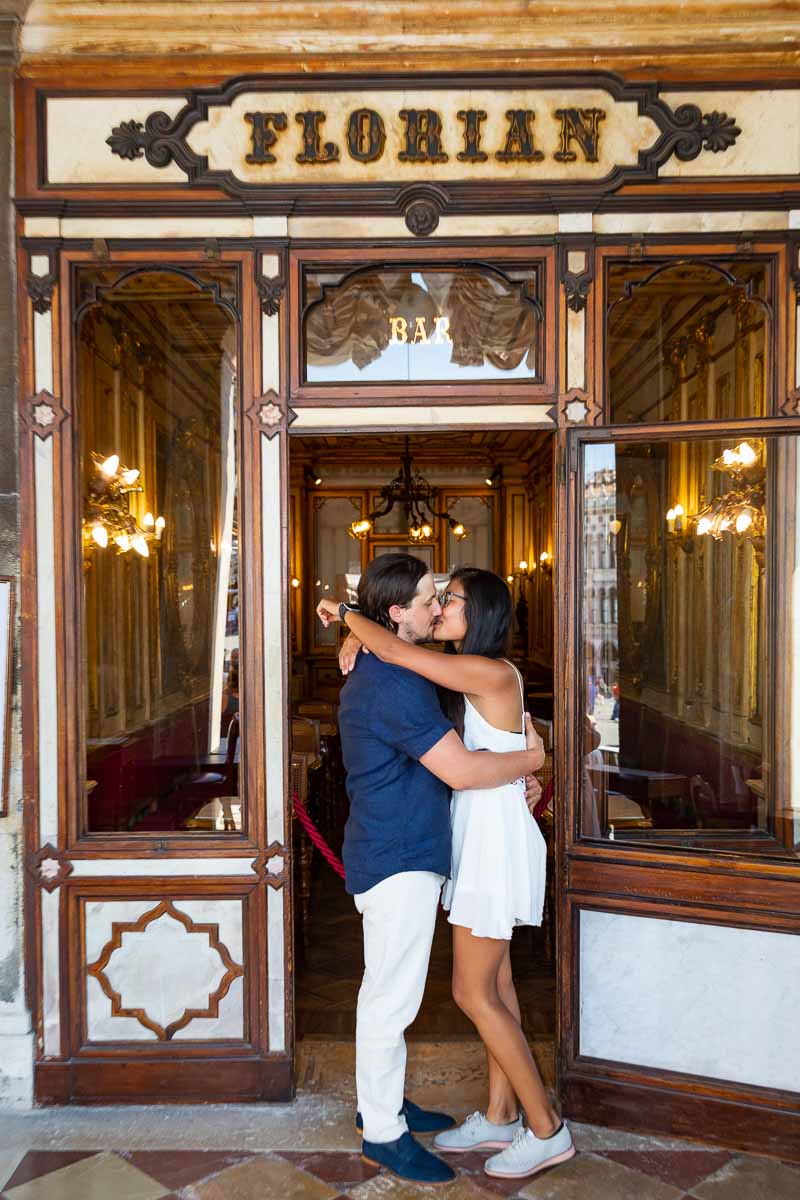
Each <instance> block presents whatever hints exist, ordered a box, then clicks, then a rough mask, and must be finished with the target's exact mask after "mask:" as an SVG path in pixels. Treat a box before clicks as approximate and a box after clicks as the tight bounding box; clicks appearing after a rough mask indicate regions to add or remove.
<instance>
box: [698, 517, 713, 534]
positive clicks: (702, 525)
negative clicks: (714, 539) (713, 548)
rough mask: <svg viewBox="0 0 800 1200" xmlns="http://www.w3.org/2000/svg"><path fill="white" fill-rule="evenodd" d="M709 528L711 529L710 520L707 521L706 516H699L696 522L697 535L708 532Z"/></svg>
mask: <svg viewBox="0 0 800 1200" xmlns="http://www.w3.org/2000/svg"><path fill="white" fill-rule="evenodd" d="M710 529H711V522H710V521H709V519H708V517H701V518H700V520H699V521H698V522H697V533H698V536H699V537H702V536H703V534H705V533H708V532H709V530H710Z"/></svg>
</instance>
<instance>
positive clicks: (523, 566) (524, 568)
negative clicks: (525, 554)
mask: <svg viewBox="0 0 800 1200" xmlns="http://www.w3.org/2000/svg"><path fill="white" fill-rule="evenodd" d="M519 569H520V571H527V569H528V564H527V563H526V561H525V559H524V558H523V559H522V560H521V561H520V564H519Z"/></svg>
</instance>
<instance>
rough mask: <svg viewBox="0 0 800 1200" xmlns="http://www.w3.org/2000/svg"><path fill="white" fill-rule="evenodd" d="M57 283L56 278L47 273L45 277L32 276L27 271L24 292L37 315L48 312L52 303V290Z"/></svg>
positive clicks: (32, 274)
mask: <svg viewBox="0 0 800 1200" xmlns="http://www.w3.org/2000/svg"><path fill="white" fill-rule="evenodd" d="M56 282H57V277H56V276H55V275H54V274H53V273H52V272H51V271H48V272H47V274H46V275H34V273H33V272H32V271H29V272H28V274H27V275H26V276H25V291H26V292H27V293H28V295H29V296H30V299H31V305H32V306H33V311H34V312H37V313H41V314H44V313H47V312H50V307H51V305H52V303H53V288H54V287H55V285H56Z"/></svg>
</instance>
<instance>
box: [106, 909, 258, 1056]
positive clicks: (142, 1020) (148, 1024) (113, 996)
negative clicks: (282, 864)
mask: <svg viewBox="0 0 800 1200" xmlns="http://www.w3.org/2000/svg"><path fill="white" fill-rule="evenodd" d="M163 916H169V917H172V919H173V920H175V921H178V922H179V923H180V924H181V925H183V927H184V929H185V930H186V932H187V933H201V934H202V933H205V934H207V935H208V944H209V946H210V947H211V949H212V950H216V952H217V954H218V955H219V957H220V959H221V960H222V964H223V966H224V967H225V974H224V975H223V977H222V979H221V980H220V983H219V986H218V987H217V989H216V990H215V991H214V992H212V993H211V995H210V996H209V997H208V1004H207V1005H206V1007H205V1008H187V1009H185V1010H184V1012H183V1013H182V1014H181V1016H180V1017H179V1018H178V1019H177V1020H176V1021H172V1022H170V1024H169V1025H167V1026H166V1027H163V1026H161V1025H159V1024H158V1022H157V1021H154V1020H153V1019H152V1017H149V1016H148V1015H147V1013H146V1012H145V1011H144V1009H141V1008H125V1007H123V1004H122V998H121V996H120V994H119V992H115V991H114V989H113V987H112V986H111V983H110V981H109V979H108V977H107V976H106V975H105V969H106V967H107V966H108V964H109V962H110V960H111V956H112V955H113V954H114V952H115V951H116V950H119V949H120V947H121V946H122V937H123V934H125V933H143V932H144V931H145V929H147V927H148V925H151V924H152V923H153V922H154V921H157V920H158V919H159V918H160V917H163ZM86 972H87V974H88V975H91V976H92V977H93V978H94V979H96V980H97V982H98V983H99V984H100V987H101V988H102V989H103V991H104V993H105V995H106V996H107V997H108V999H109V1000H110V1001H111V1015H112V1016H114V1017H134V1018H135V1019H136V1020H137V1021H138V1022H139V1024H140V1025H143V1026H144V1027H145V1029H150V1030H151V1031H152V1032H153V1033H154V1034H155V1035H156V1037H157V1038H158V1040H159V1041H161V1042H168V1041H171V1040H172V1038H173V1037H174V1036H175V1034H176V1033H177V1032H178V1030H179V1029H184V1028H185V1027H186V1026H187V1025H188V1024H189V1022H190V1021H193V1020H194V1019H195V1017H217V1016H218V1015H219V1006H220V1001H222V1000H223V999H224V997H225V996H227V994H228V992H229V990H230V987H231V984H232V983H233V981H234V979H238V978H240V976H242V975H244V967H241V966H239V964H238V963H235V962H234V961H233V959H232V958H231V956H230V953H229V951H228V948H227V946H225V945H224V943H222V942H221V941H220V940H219V925H215V924H211V923H209V924H207V925H195V923H194V921H193V920H192V919H191V917H188V916H187V915H186V913H183V912H181V911H180V909H178V908H176V907H175V905H174V904H173V903H172V901H171V900H162V901H161V903H160V904H158V905H157V906H156V907H155V908H153V909H151V910H150V912H146V913H143V914H142V916H141V917H139V919H138V920H137V921H114V922H113V923H112V925H111V937H110V938H109V940H108V941H107V942H106V944H105V946H104V947H103V949H102V951H101V953H100V957H99V958H98V959H97V960H96V961H95V962H93V963H89V964H87V967H86Z"/></svg>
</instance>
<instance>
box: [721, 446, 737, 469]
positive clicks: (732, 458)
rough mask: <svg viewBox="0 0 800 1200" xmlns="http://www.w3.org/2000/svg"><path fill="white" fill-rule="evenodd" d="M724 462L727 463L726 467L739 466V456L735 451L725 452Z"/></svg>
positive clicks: (723, 453) (723, 455) (723, 454)
mask: <svg viewBox="0 0 800 1200" xmlns="http://www.w3.org/2000/svg"><path fill="white" fill-rule="evenodd" d="M722 461H723V462H724V463H725V466H726V467H734V466H737V465H738V463H739V455H738V454H737V453H736V451H735V450H723V452H722Z"/></svg>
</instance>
